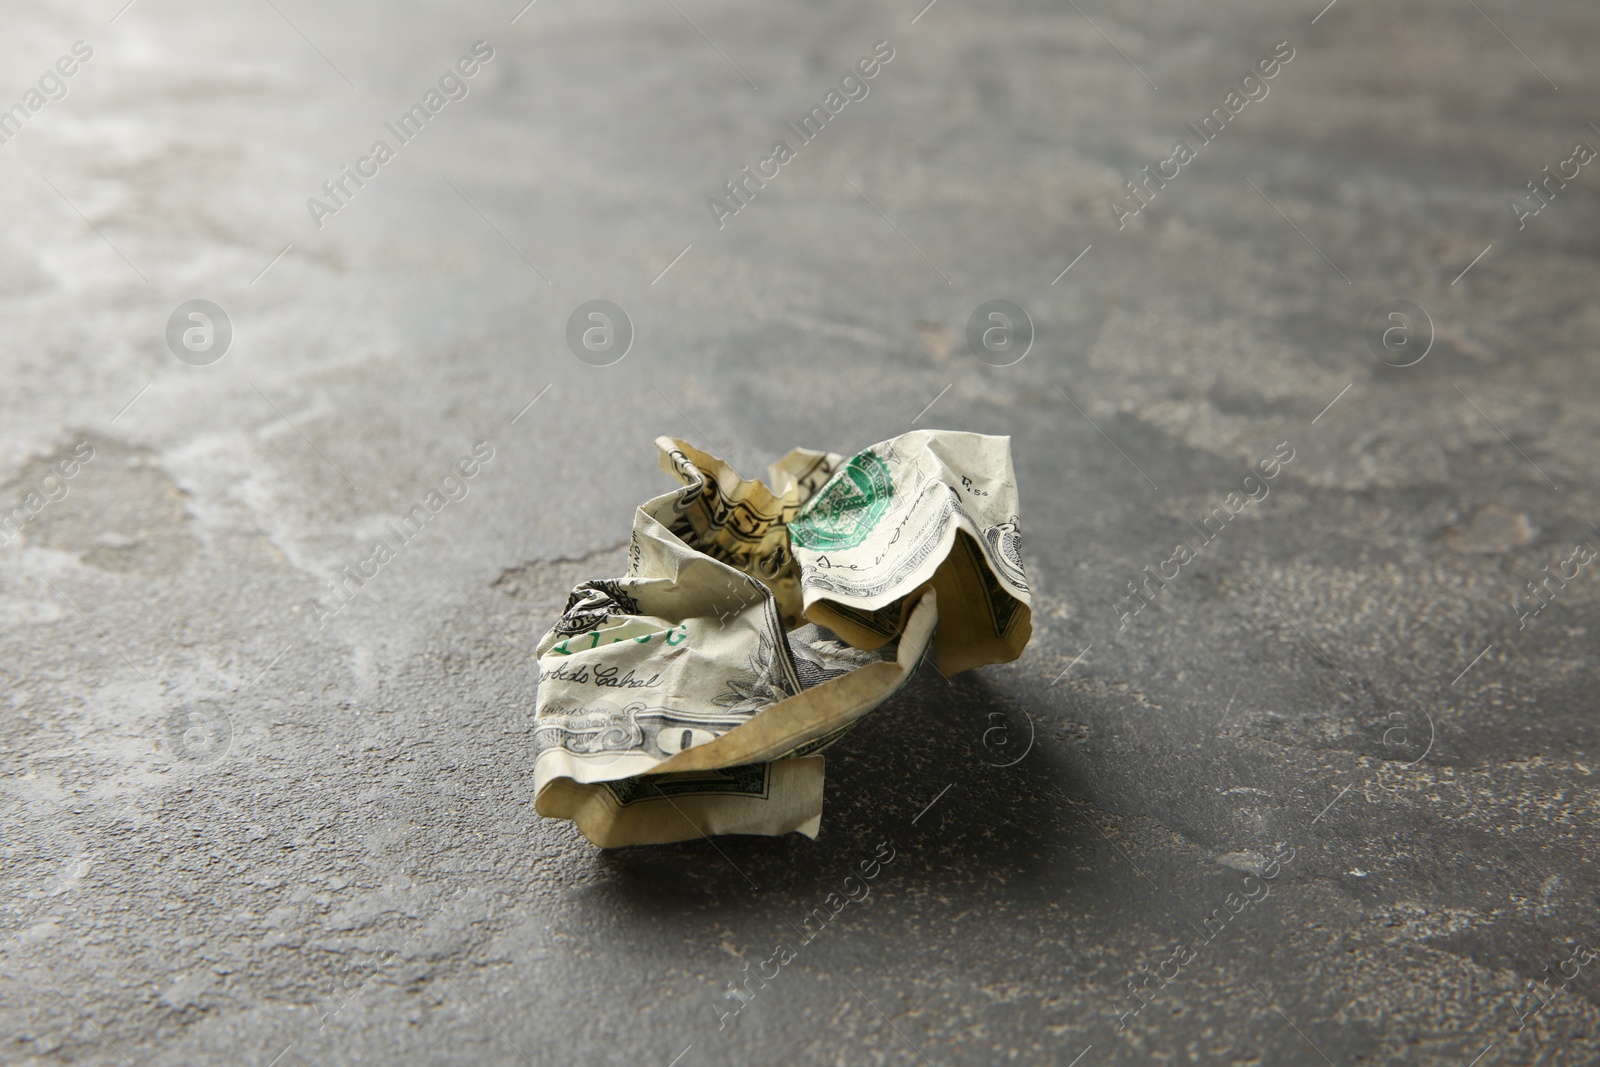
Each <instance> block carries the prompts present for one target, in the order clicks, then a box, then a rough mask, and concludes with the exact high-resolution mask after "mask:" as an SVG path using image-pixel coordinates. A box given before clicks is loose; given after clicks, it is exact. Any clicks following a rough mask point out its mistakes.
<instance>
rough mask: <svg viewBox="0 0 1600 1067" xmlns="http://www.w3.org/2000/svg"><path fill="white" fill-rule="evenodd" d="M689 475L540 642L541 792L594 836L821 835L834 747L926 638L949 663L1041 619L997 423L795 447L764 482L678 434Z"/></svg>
mask: <svg viewBox="0 0 1600 1067" xmlns="http://www.w3.org/2000/svg"><path fill="white" fill-rule="evenodd" d="M656 444H657V446H658V447H659V448H660V450H661V466H662V468H663V469H664V470H667V471H669V472H671V473H673V474H675V475H676V476H677V477H678V478H679V480H681V481H682V482H683V486H682V488H679V489H677V490H674V491H673V492H670V493H665V494H663V495H661V496H659V497H656V498H654V499H652V500H650V501H648V502H646V503H645V504H643V505H641V506H640V507H639V509H638V511H637V512H636V513H635V516H634V524H633V538H632V542H631V544H630V547H629V565H628V573H627V574H626V575H624V576H622V577H620V578H611V579H595V580H591V581H587V582H584V583H582V584H580V585H579V586H578V587H577V588H576V589H574V590H573V592H572V596H571V597H570V598H569V600H568V603H567V607H566V610H565V611H564V612H563V614H562V616H561V618H560V619H559V620H558V621H557V622H556V624H555V626H554V627H552V628H551V630H550V631H549V632H548V633H546V634H545V635H544V637H543V638H542V639H541V640H540V642H539V645H538V649H537V654H538V657H539V667H540V681H539V692H538V700H537V704H536V725H535V731H534V736H535V744H536V747H537V756H536V760H535V797H536V800H535V807H536V809H537V811H538V812H539V814H541V815H545V816H549V817H552V818H563V819H571V820H572V821H573V822H574V823H576V824H577V826H578V828H579V829H580V830H581V831H582V832H583V834H584V835H585V836H586V837H588V838H589V840H590V841H592V842H594V843H595V844H596V845H599V846H601V847H607V848H609V847H615V846H619V845H631V844H651V843H660V842H667V841H679V840H685V839H688V838H696V837H701V836H704V835H708V834H736V833H747V834H781V833H787V832H789V831H792V830H793V831H799V832H801V833H804V834H806V835H808V836H811V837H815V836H816V834H817V832H818V829H819V826H820V821H821V816H822V799H823V757H822V756H821V755H818V753H819V752H820V751H821V750H822V749H823V748H825V747H826V746H827V745H829V744H832V743H833V742H834V741H835V740H837V739H838V738H839V737H840V735H841V734H843V733H844V732H845V731H846V730H848V729H849V727H850V726H851V725H852V724H853V723H854V722H855V721H856V720H857V719H859V718H860V717H861V716H862V715H865V714H866V713H867V712H868V711H871V710H872V709H873V708H875V707H877V706H878V705H879V704H881V703H883V702H884V701H885V700H886V699H888V698H889V697H890V696H891V695H892V694H893V693H894V692H895V691H896V690H897V689H899V688H900V686H902V685H903V684H905V682H906V680H907V679H908V678H909V677H910V675H911V673H912V672H913V671H914V670H915V668H916V666H917V664H918V663H919V662H920V661H921V660H922V659H923V657H924V656H925V655H927V654H929V652H930V650H931V654H932V657H933V660H934V663H935V664H936V666H937V667H938V668H939V670H940V671H941V672H942V673H944V674H946V675H950V674H955V673H957V672H959V671H963V670H968V669H970V668H972V667H976V666H981V665H983V664H986V663H999V662H1006V661H1009V660H1013V659H1015V658H1016V657H1017V656H1019V655H1021V653H1022V649H1023V648H1024V646H1025V645H1026V644H1027V642H1028V637H1029V634H1030V633H1031V621H1030V619H1031V613H1030V608H1029V603H1030V601H1029V595H1028V586H1027V579H1026V576H1025V574H1024V572H1023V568H1022V559H1021V553H1020V548H1021V540H1020V534H1019V531H1018V517H1017V513H1018V507H1017V490H1016V483H1015V479H1014V476H1013V473H1012V466H1011V450H1010V441H1009V439H1008V438H1004V437H986V436H983V435H979V434H970V433H957V432H952V431H943V430H918V431H916V432H914V433H909V434H905V435H902V436H900V437H896V438H894V439H892V440H889V441H885V442H882V443H880V444H877V445H874V446H873V447H871V448H869V449H866V450H864V451H862V452H860V453H858V454H857V455H855V456H853V457H851V458H850V459H849V460H848V461H846V460H844V459H843V457H841V456H838V455H835V454H832V453H824V452H813V451H809V450H806V449H795V450H794V451H792V452H790V453H789V454H788V455H787V456H785V457H784V458H783V459H781V460H779V461H778V462H777V463H776V464H774V465H773V466H772V468H771V470H770V473H769V477H768V481H767V483H765V484H764V483H762V482H760V481H757V480H746V479H744V478H741V477H740V476H739V475H738V474H737V473H736V472H735V471H734V470H733V469H732V468H731V467H729V466H728V465H727V464H726V463H724V462H723V461H722V460H720V459H718V458H716V457H715V456H711V455H709V454H707V453H704V452H701V451H700V450H698V449H696V448H693V447H691V446H690V445H688V444H686V443H684V442H682V441H678V440H675V439H673V438H668V437H662V438H658V439H657V441H656Z"/></svg>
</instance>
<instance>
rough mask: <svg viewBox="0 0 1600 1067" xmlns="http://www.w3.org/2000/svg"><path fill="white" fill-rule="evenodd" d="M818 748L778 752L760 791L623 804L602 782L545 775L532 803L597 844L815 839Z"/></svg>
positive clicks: (817, 827) (818, 812)
mask: <svg viewBox="0 0 1600 1067" xmlns="http://www.w3.org/2000/svg"><path fill="white" fill-rule="evenodd" d="M824 762H825V761H824V758H823V757H822V756H803V757H800V758H798V759H785V760H776V761H774V762H773V763H771V764H770V765H769V766H770V768H771V776H770V779H769V781H770V782H771V790H770V792H769V793H768V794H767V795H765V796H760V797H739V796H729V795H727V794H725V793H707V794H700V795H696V794H682V795H679V796H677V797H672V798H668V797H654V798H648V799H644V800H639V801H635V802H634V803H631V804H627V805H623V804H619V803H617V800H616V797H615V794H613V793H612V792H611V790H609V789H607V788H606V786H605V784H604V783H599V784H594V785H581V784H579V783H577V782H574V781H572V780H571V779H569V778H556V779H552V780H551V781H549V782H547V783H546V784H545V786H544V788H542V789H541V790H539V792H538V794H537V795H536V796H535V798H534V810H535V811H536V812H538V814H540V815H542V816H544V817H546V818H552V819H568V820H570V821H571V822H572V823H573V824H574V825H575V826H577V828H578V830H579V832H580V833H582V834H583V836H584V837H585V838H587V839H588V840H589V842H590V843H591V844H593V845H595V846H597V847H599V848H620V847H622V846H624V845H661V844H668V843H671V842H673V841H690V840H694V839H697V838H701V837H709V836H713V835H722V834H762V835H768V836H771V835H776V834H786V833H791V832H792V833H801V834H805V836H807V837H809V838H813V839H815V838H816V836H817V834H818V832H819V831H820V829H821V825H822V801H823V767H824Z"/></svg>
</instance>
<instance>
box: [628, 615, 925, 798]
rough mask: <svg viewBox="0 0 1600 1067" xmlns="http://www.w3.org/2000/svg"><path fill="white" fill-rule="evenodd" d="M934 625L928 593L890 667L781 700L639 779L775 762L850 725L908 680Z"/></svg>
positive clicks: (859, 671) (871, 667)
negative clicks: (649, 776) (648, 775)
mask: <svg viewBox="0 0 1600 1067" xmlns="http://www.w3.org/2000/svg"><path fill="white" fill-rule="evenodd" d="M938 622H939V608H938V602H937V599H936V598H935V596H934V592H933V590H932V589H929V590H927V591H926V592H924V593H923V594H922V595H921V597H920V598H919V599H918V601H917V603H916V605H915V606H914V607H912V609H911V615H910V617H909V618H908V619H907V620H906V626H905V629H904V630H903V631H902V633H901V636H900V646H899V649H898V652H897V656H896V658H895V660H894V661H893V662H880V663H870V664H867V665H866V666H864V667H858V668H856V669H855V670H853V671H851V672H850V673H849V674H846V675H842V676H841V677H838V678H832V679H829V680H828V681H826V682H823V683H822V684H821V685H817V686H813V687H812V688H810V689H806V690H803V691H802V692H800V693H797V694H796V695H794V696H792V697H788V698H787V699H784V700H780V701H778V702H777V703H776V704H773V705H771V706H770V707H767V708H763V709H762V710H761V711H758V712H757V713H756V714H755V715H753V716H751V717H750V719H749V720H748V721H746V722H744V723H742V724H740V725H738V726H735V727H734V728H733V729H732V730H729V731H728V732H727V733H725V734H723V735H722V736H721V737H719V738H717V739H716V740H714V741H708V742H706V743H705V744H703V745H698V746H696V747H694V748H691V749H687V750H685V751H683V752H680V753H678V754H677V755H675V756H672V757H671V758H669V759H667V760H666V761H665V762H662V763H659V764H657V765H656V766H655V767H654V768H653V769H651V770H649V771H646V772H644V773H646V774H672V773H675V772H678V771H694V770H712V769H715V768H717V767H729V766H737V765H739V764H744V763H758V762H762V761H765V760H772V759H777V758H778V757H780V756H782V755H783V754H784V753H786V752H792V751H793V750H795V749H796V748H799V747H801V746H803V745H805V744H807V743H808V742H810V741H814V740H815V739H817V738H819V737H822V736H824V735H826V734H829V733H831V732H833V731H834V730H837V729H838V728H839V727H841V726H845V725H847V724H849V723H852V722H855V721H856V720H857V719H860V718H861V717H862V716H863V715H866V714H867V713H868V712H870V711H871V710H872V709H873V708H876V707H877V706H878V705H880V704H882V703H883V702H884V701H885V700H888V699H889V698H890V697H891V696H893V695H894V694H895V692H897V691H898V690H899V689H900V688H901V687H902V686H904V685H905V684H906V682H908V681H909V680H910V678H911V675H912V674H913V673H914V672H915V671H916V668H917V664H919V663H920V662H921V661H922V658H923V656H924V655H925V654H926V652H927V650H928V646H929V645H930V643H931V642H932V641H933V635H934V632H935V629H936V628H937V626H938Z"/></svg>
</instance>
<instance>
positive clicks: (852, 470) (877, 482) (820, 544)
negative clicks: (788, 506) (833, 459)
mask: <svg viewBox="0 0 1600 1067" xmlns="http://www.w3.org/2000/svg"><path fill="white" fill-rule="evenodd" d="M893 497H894V485H893V483H892V482H890V480H889V465H888V464H887V463H885V462H884V461H883V460H882V459H881V458H880V457H879V456H877V455H876V454H874V453H872V452H870V451H869V452H862V453H860V454H859V455H857V456H856V457H855V458H854V459H852V460H851V461H850V462H849V463H847V464H846V465H845V467H844V469H843V470H841V471H839V473H838V474H835V475H834V476H833V478H832V479H830V480H829V482H828V484H827V485H824V486H823V487H822V488H821V489H820V490H818V491H817V495H816V496H814V497H812V498H811V499H810V500H808V501H807V502H806V505H805V506H804V507H803V508H801V509H800V514H799V515H797V516H795V518H794V520H793V521H791V522H790V523H789V537H790V539H791V540H792V541H793V542H794V543H795V544H797V545H799V546H800V547H801V548H809V549H812V550H813V551H818V552H824V551H827V550H829V549H836V548H854V547H855V546H856V545H859V544H860V543H861V542H863V541H865V540H866V539H867V535H868V534H869V533H871V532H872V528H873V527H874V526H876V525H877V524H878V520H880V519H882V518H883V516H884V513H885V512H886V511H888V510H889V501H890V500H891V499H893Z"/></svg>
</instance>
